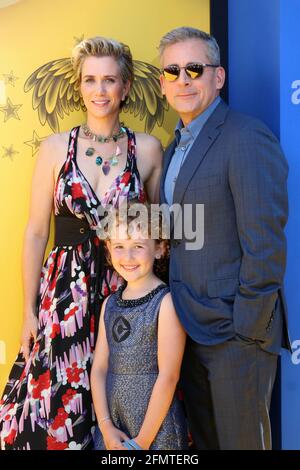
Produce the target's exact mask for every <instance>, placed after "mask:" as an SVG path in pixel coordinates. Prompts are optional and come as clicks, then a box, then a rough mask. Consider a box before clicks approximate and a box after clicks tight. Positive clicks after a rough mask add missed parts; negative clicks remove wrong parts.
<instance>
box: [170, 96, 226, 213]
mask: <svg viewBox="0 0 300 470" xmlns="http://www.w3.org/2000/svg"><path fill="white" fill-rule="evenodd" d="M220 101H221V98H220V97H219V96H217V98H216V99H215V100H214V101H213V102H212V103H211V104H210V105H209V106H208V108H207V109H206V110H205V111H204V112H203V113H201V114H199V116H197V117H196V118H195V119H194V120H193V121H191V122H190V123H189V124H188V125H187V126H186V127H183V123H182V121H181V119H180V120H179V122H178V124H177V126H176V129H175V138H176V143H177V146H176V148H175V151H174V153H173V155H172V158H171V161H170V164H169V167H168V170H167V174H166V179H165V186H164V190H165V196H166V200H167V202H168V204H169V206H171V205H172V203H173V194H174V188H175V184H176V180H177V177H178V174H179V171H180V168H181V167H182V165H183V162H184V161H185V159H186V158H187V156H188V154H189V152H190V150H191V147H192V145H193V143H194V142H195V140H196V138H197V137H198V135H199V133H200V131H201V130H202V128H203V126H204V124H205V123H206V121H207V120H208V118H209V117H210V115H211V114H212V113H213V112H214V110H215V109H216V107H217V106H218V104H219V103H220Z"/></svg>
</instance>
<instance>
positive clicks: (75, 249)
mask: <svg viewBox="0 0 300 470" xmlns="http://www.w3.org/2000/svg"><path fill="white" fill-rule="evenodd" d="M79 129H80V128H79V127H75V128H74V129H72V130H71V132H70V138H69V146H68V154H67V159H66V161H65V163H64V165H63V166H62V168H61V171H60V173H59V176H58V179H57V183H56V186H55V191H54V215H55V219H57V218H59V217H66V218H71V221H72V220H73V221H74V218H77V219H80V220H82V221H84V222H85V223H86V222H88V225H89V229H90V230H89V232H90V233H92V236H88V237H87V239H86V240H84V241H83V242H82V243H79V244H77V245H75V246H73V245H70V246H68V245H64V246H62V245H58V244H56V245H55V246H54V248H53V249H52V251H51V252H50V254H49V256H48V258H47V260H46V262H45V264H44V267H43V269H42V273H41V280H40V289H39V295H38V299H37V314H38V320H39V327H38V335H37V340H36V342H35V343H34V345H33V348H32V352H31V354H30V359H29V361H28V362H27V364H25V361H24V359H23V355H22V352H20V353H19V355H18V357H17V359H16V362H15V363H14V366H13V368H12V370H11V373H10V377H9V381H8V383H7V385H6V387H5V390H4V394H3V397H2V400H1V402H0V437H1V449H5V450H6V449H7V450H8V449H15V450H34V449H41V450H68V449H78V450H79V449H91V448H93V432H94V429H95V423H96V419H95V414H94V411H93V405H92V398H91V391H90V380H89V376H90V369H91V363H92V357H93V350H94V345H95V326H96V325H97V324H98V315H99V311H100V307H101V302H102V300H103V298H104V297H105V296H107V295H108V294H109V293H110V292H111V291H114V290H116V289H117V288H118V287H119V285H120V284H121V283H122V280H121V279H120V278H119V277H118V275H117V273H115V272H114V271H113V270H112V269H111V268H110V267H109V266H108V265H107V263H106V261H105V256H104V253H103V252H104V245H103V241H101V239H99V238H98V237H97V230H98V229H99V227H100V226H101V210H99V208H102V209H103V208H107V207H109V206H110V205H112V206H113V207H117V206H118V205H119V204H120V203H121V201H122V200H124V199H130V198H138V199H139V200H140V201H141V202H143V201H144V198H145V194H144V191H143V188H142V184H141V181H140V176H139V173H138V170H137V165H136V154H135V149H136V144H135V136H134V133H132V132H131V131H130V130H129V129H126V132H127V136H128V152H127V161H126V166H125V168H124V170H123V172H122V173H121V174H120V175H119V176H118V177H117V178H116V179H115V180H114V181H113V183H112V185H111V187H110V189H109V190H108V192H107V193H106V194H105V196H104V198H103V200H102V201H99V199H98V198H97V196H96V194H95V192H94V191H93V189H92V187H91V185H90V184H89V182H88V180H87V179H86V178H85V176H84V174H83V173H82V172H81V171H80V169H79V167H78V164H77V161H76V151H77V139H78V133H79ZM102 212H103V211H102ZM64 220H68V219H64ZM77 221H78V220H77ZM77 221H75V222H77Z"/></svg>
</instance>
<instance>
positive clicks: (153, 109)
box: [123, 60, 168, 133]
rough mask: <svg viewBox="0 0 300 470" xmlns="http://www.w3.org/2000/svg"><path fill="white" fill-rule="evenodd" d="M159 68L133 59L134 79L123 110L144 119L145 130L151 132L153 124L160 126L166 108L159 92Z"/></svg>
mask: <svg viewBox="0 0 300 470" xmlns="http://www.w3.org/2000/svg"><path fill="white" fill-rule="evenodd" d="M159 74H160V72H159V69H158V68H157V67H155V66H154V65H151V64H147V63H146V62H141V61H139V60H135V61H134V81H133V84H132V87H131V90H130V93H129V97H128V102H127V103H126V105H125V106H124V107H123V111H125V112H127V111H129V112H131V113H133V114H134V116H135V117H136V116H138V115H139V116H140V120H143V119H145V127H144V129H145V132H148V133H149V132H151V131H152V129H153V127H154V126H155V124H157V125H158V126H161V125H162V123H163V120H164V112H165V111H166V110H167V109H168V104H167V101H166V100H165V97H164V96H163V95H162V93H161V89H160V84H159Z"/></svg>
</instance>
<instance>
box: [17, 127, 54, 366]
mask: <svg viewBox="0 0 300 470" xmlns="http://www.w3.org/2000/svg"><path fill="white" fill-rule="evenodd" d="M53 139H55V137H54V136H51V137H50V138H48V139H46V140H45V141H44V142H42V144H41V147H40V151H39V156H38V159H37V162H36V166H35V170H34V173H33V178H32V189H31V201H30V211H29V220H28V223H27V226H26V229H25V235H24V244H23V269H22V272H23V291H24V318H23V328H22V335H21V344H22V350H23V355H24V358H25V360H26V361H27V360H28V358H29V354H30V346H31V341H32V338H33V339H34V340H35V339H36V334H37V327H38V319H37V316H36V299H37V294H38V290H39V284H40V274H41V269H42V265H43V261H44V255H45V249H46V246H47V241H48V236H49V225H50V219H51V211H52V205H53V191H54V162H55V159H54V158H53V152H54V151H55V150H56V149H55V148H54V145H53ZM54 155H55V154H54Z"/></svg>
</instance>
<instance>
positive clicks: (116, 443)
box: [101, 422, 129, 450]
mask: <svg viewBox="0 0 300 470" xmlns="http://www.w3.org/2000/svg"><path fill="white" fill-rule="evenodd" d="M103 424H104V423H103ZM101 432H102V436H103V440H104V444H105V448H106V450H126V449H125V447H124V446H123V444H122V441H126V440H127V439H129V437H128V436H127V435H126V434H125V432H123V431H120V429H118V428H116V427H115V426H114V425H113V424H112V423H111V422H107V423H105V426H102V429H101Z"/></svg>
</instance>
